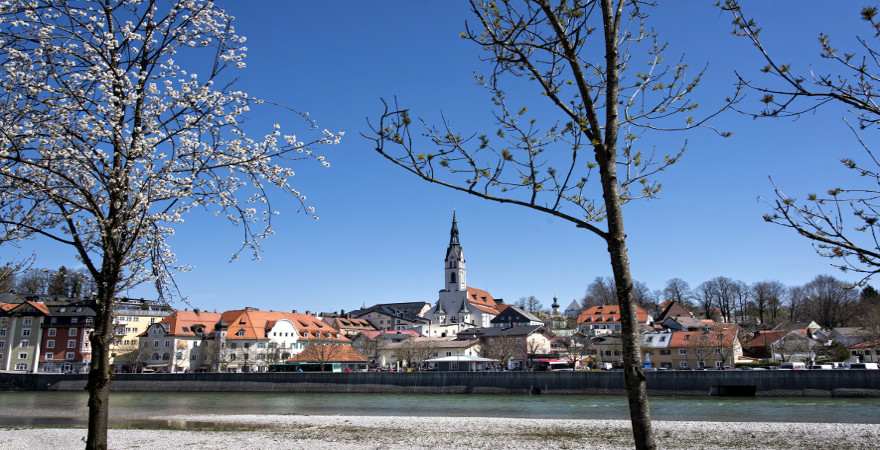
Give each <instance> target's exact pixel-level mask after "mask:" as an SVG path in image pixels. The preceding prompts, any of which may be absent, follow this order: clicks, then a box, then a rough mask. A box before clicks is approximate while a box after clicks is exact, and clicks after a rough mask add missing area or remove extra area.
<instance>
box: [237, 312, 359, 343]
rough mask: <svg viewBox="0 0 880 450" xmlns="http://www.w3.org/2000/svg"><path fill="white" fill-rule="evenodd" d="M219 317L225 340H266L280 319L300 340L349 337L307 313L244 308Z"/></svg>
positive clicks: (342, 339) (338, 339) (343, 339)
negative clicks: (223, 327) (269, 331)
mask: <svg viewBox="0 0 880 450" xmlns="http://www.w3.org/2000/svg"><path fill="white" fill-rule="evenodd" d="M220 320H221V321H222V322H223V323H224V324H226V326H227V331H226V339H230V340H255V339H267V336H266V332H267V331H268V330H271V329H272V326H274V325H275V323H277V322H278V321H279V320H287V321H289V322H290V323H291V324H292V325H293V327H294V328H295V329H296V330H297V331H298V332H299V336H300V339H306V340H310V339H321V340H335V341H339V342H348V339H347V338H346V337H345V336H343V335H342V334H340V333H339V331H338V330H336V329H335V328H333V327H331V326H330V325H329V324H327V323H326V322H324V321H323V320H321V319H319V318H317V317H315V316H310V315H308V314H297V313H288V312H280V311H260V310H258V309H254V308H245V309H239V310H233V311H226V312H224V313H223V314H222V316H221V318H220Z"/></svg>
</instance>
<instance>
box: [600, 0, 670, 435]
mask: <svg viewBox="0 0 880 450" xmlns="http://www.w3.org/2000/svg"><path fill="white" fill-rule="evenodd" d="M622 5H623V2H621V3H620V4H619V6H618V8H622ZM621 13H622V11H620V10H619V9H618V10H615V8H614V7H612V5H611V1H610V0H603V1H602V21H603V25H604V27H603V28H604V32H605V66H606V68H605V70H606V76H607V87H606V91H605V96H606V97H605V108H606V109H605V140H604V142H596V143H594V151H595V154H596V162H597V163H598V165H599V175H600V178H601V182H602V198H603V200H604V203H605V211H606V213H607V219H608V233H607V235H606V238H605V240H606V242H607V243H608V255H609V256H610V258H611V269H612V271H613V272H614V284H615V285H616V287H617V304H618V305H619V306H620V322H621V325H622V330H621V336H620V339H621V343H622V344H623V372H624V383H625V385H626V394H627V398H628V400H629V415H630V420H631V421H632V431H633V439H634V440H635V446H636V448H637V449H640V450H644V449H649V450H653V449H655V448H656V446H655V444H654V436H653V433H652V432H651V414H650V411H649V410H648V389H647V382H646V381H645V373H644V371H643V370H642V357H641V352H640V351H639V328H638V321H637V319H636V309H635V304H634V302H633V295H632V293H633V280H632V274H631V273H630V269H629V255H628V254H627V248H626V233H625V232H624V228H623V211H622V209H621V204H620V193H619V188H618V180H617V132H618V126H619V123H620V122H619V118H618V111H617V105H618V101H619V99H618V96H619V93H620V85H619V83H620V80H619V77H618V70H619V67H618V53H617V52H618V48H617V39H618V34H617V30H618V24H619V20H620V15H621Z"/></svg>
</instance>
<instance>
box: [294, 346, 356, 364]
mask: <svg viewBox="0 0 880 450" xmlns="http://www.w3.org/2000/svg"><path fill="white" fill-rule="evenodd" d="M288 361H290V362H317V363H330V362H367V357H366V356H364V355H362V354H360V353H359V352H358V351H357V350H355V349H354V348H352V346H351V345H349V344H309V345H308V346H307V347H306V348H304V349H303V351H302V352H300V353H299V354H298V355H296V356H294V357H293V358H290V359H289V360H288Z"/></svg>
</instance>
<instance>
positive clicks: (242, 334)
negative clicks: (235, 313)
mask: <svg viewBox="0 0 880 450" xmlns="http://www.w3.org/2000/svg"><path fill="white" fill-rule="evenodd" d="M235 335H236V336H244V330H238V331H236V332H235Z"/></svg>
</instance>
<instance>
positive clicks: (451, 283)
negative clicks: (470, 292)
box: [444, 210, 467, 291]
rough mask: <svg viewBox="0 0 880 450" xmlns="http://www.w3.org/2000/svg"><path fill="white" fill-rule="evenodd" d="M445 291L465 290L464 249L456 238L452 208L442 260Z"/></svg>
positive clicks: (456, 225)
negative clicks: (447, 241)
mask: <svg viewBox="0 0 880 450" xmlns="http://www.w3.org/2000/svg"><path fill="white" fill-rule="evenodd" d="M444 267H445V277H446V280H445V282H444V284H445V285H446V289H444V290H446V291H466V290H467V279H466V277H467V272H466V269H465V263H464V250H463V249H462V248H461V241H460V240H459V238H458V220H457V218H456V217H455V210H452V228H450V230H449V247H448V248H447V249H446V258H445V261H444Z"/></svg>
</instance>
